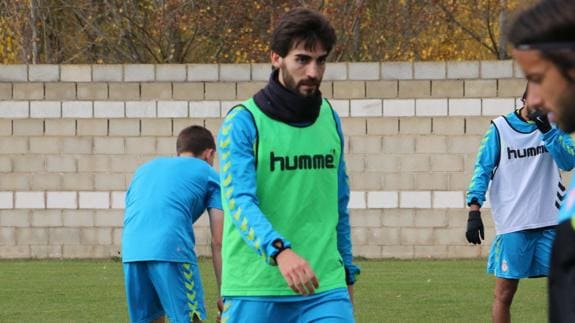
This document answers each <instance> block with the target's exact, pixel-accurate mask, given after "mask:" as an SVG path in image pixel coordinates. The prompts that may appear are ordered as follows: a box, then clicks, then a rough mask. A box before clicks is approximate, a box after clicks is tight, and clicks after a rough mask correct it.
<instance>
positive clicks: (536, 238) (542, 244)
mask: <svg viewBox="0 0 575 323" xmlns="http://www.w3.org/2000/svg"><path fill="white" fill-rule="evenodd" d="M554 239H555V228H545V229H532V230H524V231H517V232H511V233H505V234H500V235H497V236H496V237H495V240H494V241H493V244H492V245H491V250H490V252H489V258H488V259H487V272H488V273H491V274H494V275H495V276H496V277H499V278H506V279H520V278H528V277H543V276H548V275H549V267H550V260H551V246H552V245H553V240H554Z"/></svg>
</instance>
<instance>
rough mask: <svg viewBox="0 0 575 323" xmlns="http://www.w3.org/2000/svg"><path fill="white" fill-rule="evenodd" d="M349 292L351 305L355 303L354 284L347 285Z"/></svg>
mask: <svg viewBox="0 0 575 323" xmlns="http://www.w3.org/2000/svg"><path fill="white" fill-rule="evenodd" d="M347 292H348V293H349V300H350V301H351V305H353V285H347Z"/></svg>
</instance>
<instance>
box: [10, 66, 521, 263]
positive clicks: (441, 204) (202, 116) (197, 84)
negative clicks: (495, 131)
mask: <svg viewBox="0 0 575 323" xmlns="http://www.w3.org/2000/svg"><path fill="white" fill-rule="evenodd" d="M269 72H270V65H269V64H230V65H226V64H220V65H204V64H189V65H0V176H1V177H0V178H1V179H0V258H30V257H32V258H93V257H96V258H98V257H110V256H117V255H119V254H118V252H119V250H120V243H121V234H122V220H123V208H124V194H125V191H126V188H127V186H128V185H129V183H130V179H131V176H132V173H133V171H134V170H135V169H136V167H137V166H138V165H140V164H141V163H143V162H145V161H147V160H149V159H151V158H153V157H155V156H158V155H174V153H175V139H176V136H177V134H178V132H179V131H180V130H181V129H182V128H184V127H186V126H188V125H190V124H201V125H205V126H206V127H208V128H209V129H210V130H211V131H212V132H214V133H217V130H218V128H219V126H220V123H221V120H222V117H223V116H225V114H226V112H227V111H228V110H229V109H230V108H231V107H232V106H233V105H235V104H237V103H239V102H241V101H242V100H244V99H246V98H248V97H250V96H251V95H253V94H254V93H255V92H256V91H257V90H258V89H260V88H261V87H262V86H264V85H265V84H266V81H267V79H268V76H269ZM522 77H523V76H522V75H521V73H520V70H519V69H518V68H517V66H516V65H514V63H513V62H512V61H467V62H416V63H411V62H384V63H378V62H371V63H331V64H328V68H327V72H326V74H325V77H324V81H323V83H322V87H321V90H322V93H323V94H324V96H325V97H327V98H328V99H330V101H331V103H332V104H333V107H334V108H335V109H336V110H337V111H338V113H339V115H340V116H341V118H342V123H343V129H344V133H345V140H346V146H345V153H346V158H347V170H348V174H349V176H350V182H351V189H352V194H351V201H350V209H351V226H352V237H353V248H354V254H355V255H357V256H364V257H369V258H388V257H393V258H415V257H432V258H461V257H463V258H466V257H480V256H485V255H487V253H488V250H489V243H490V242H491V239H492V238H493V235H494V231H493V227H492V221H491V219H490V214H489V208H488V207H487V208H485V209H484V217H483V218H484V221H485V222H486V225H487V227H488V228H487V232H486V237H487V241H486V243H485V244H483V245H482V246H470V245H468V243H467V242H466V241H465V237H464V231H465V223H466V219H467V211H466V209H465V202H464V194H465V190H466V188H467V185H468V182H469V180H470V178H471V173H472V170H473V164H474V161H475V154H476V151H477V148H478V145H479V142H480V140H481V137H482V135H483V133H484V131H485V130H486V129H487V127H488V124H489V121H490V120H491V119H492V118H493V117H495V116H498V115H501V114H504V113H507V112H509V111H512V110H513V109H514V107H515V106H516V105H517V104H518V103H520V102H519V101H518V98H519V97H520V96H521V95H522V93H523V90H524V87H525V81H524V80H523V79H522ZM196 235H197V239H196V240H197V244H198V246H197V248H198V253H199V254H201V255H207V254H209V252H210V251H209V245H208V244H209V238H210V237H209V223H208V222H207V219H206V218H202V219H201V220H200V221H199V222H198V223H197V224H196Z"/></svg>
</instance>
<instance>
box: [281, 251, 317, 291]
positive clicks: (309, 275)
mask: <svg viewBox="0 0 575 323" xmlns="http://www.w3.org/2000/svg"><path fill="white" fill-rule="evenodd" d="M276 263H277V264H278V267H279V270H280V272H281V274H282V276H283V277H284V279H285V281H286V282H287V284H288V285H289V287H290V288H291V289H292V290H293V291H294V292H296V293H298V294H302V295H309V294H313V292H314V291H315V289H316V288H318V287H319V281H318V280H317V277H316V276H315V273H314V272H313V270H312V269H311V267H310V266H309V264H308V263H307V261H305V260H304V259H303V258H302V257H300V256H298V254H296V253H295V252H293V251H292V250H291V249H289V248H288V249H285V250H282V251H281V252H280V254H279V255H277V257H276Z"/></svg>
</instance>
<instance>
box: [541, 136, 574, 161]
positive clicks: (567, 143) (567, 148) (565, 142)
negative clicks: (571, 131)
mask: <svg viewBox="0 0 575 323" xmlns="http://www.w3.org/2000/svg"><path fill="white" fill-rule="evenodd" d="M543 142H544V143H545V148H547V151H549V153H550V154H551V156H552V157H553V160H555V162H556V163H557V166H559V168H561V169H562V170H564V171H570V170H571V169H573V166H575V146H574V145H573V140H571V137H570V136H569V135H568V134H567V133H565V132H563V131H561V130H560V129H558V128H552V129H551V130H549V131H547V132H546V133H544V134H543Z"/></svg>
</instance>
